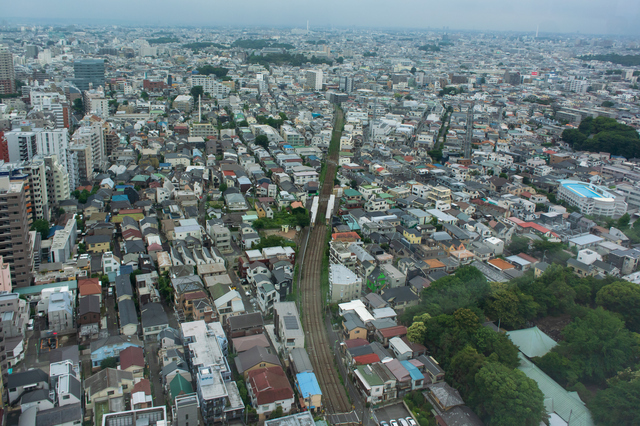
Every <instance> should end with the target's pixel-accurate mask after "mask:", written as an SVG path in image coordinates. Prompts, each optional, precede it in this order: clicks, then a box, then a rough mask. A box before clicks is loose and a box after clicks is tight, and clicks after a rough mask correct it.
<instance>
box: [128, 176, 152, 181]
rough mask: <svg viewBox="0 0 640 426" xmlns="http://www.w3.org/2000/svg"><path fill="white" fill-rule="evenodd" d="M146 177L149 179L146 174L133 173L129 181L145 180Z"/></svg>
mask: <svg viewBox="0 0 640 426" xmlns="http://www.w3.org/2000/svg"><path fill="white" fill-rule="evenodd" d="M148 179H149V176H147V175H135V176H134V177H133V178H132V179H131V182H146V181H147V180H148Z"/></svg>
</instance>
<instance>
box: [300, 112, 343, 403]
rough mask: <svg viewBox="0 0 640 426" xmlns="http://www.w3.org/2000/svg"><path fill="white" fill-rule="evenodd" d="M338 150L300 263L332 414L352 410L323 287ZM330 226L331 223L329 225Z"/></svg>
mask: <svg viewBox="0 0 640 426" xmlns="http://www.w3.org/2000/svg"><path fill="white" fill-rule="evenodd" d="M342 120H343V118H342V111H341V110H340V109H336V123H335V127H334V133H333V135H332V136H333V137H332V143H334V142H335V141H337V143H340V136H341V134H342V129H341V123H342ZM338 151H339V149H333V150H331V149H330V151H329V152H330V156H329V158H328V160H327V162H326V167H327V171H326V174H325V179H324V182H323V184H322V189H321V193H320V202H319V207H318V215H317V219H316V223H315V224H314V226H313V228H312V229H311V234H310V235H309V241H308V244H307V248H306V252H305V255H304V259H303V260H302V263H301V265H300V267H301V270H302V278H301V280H300V295H301V303H302V305H301V310H302V312H303V315H302V318H303V320H302V323H303V327H304V330H305V333H306V342H307V352H308V354H309V358H310V359H311V363H312V364H313V370H314V372H315V374H316V378H317V379H318V383H319V385H320V389H321V390H322V395H323V404H324V409H325V411H327V412H329V413H346V412H349V411H351V404H350V403H349V399H348V398H347V394H346V391H345V388H344V385H343V384H342V382H341V381H340V373H339V372H338V371H337V367H336V365H335V358H334V355H333V349H334V344H335V342H331V341H329V335H328V333H327V328H326V326H325V321H324V317H323V295H322V288H321V278H320V277H321V275H322V267H323V266H322V258H323V255H324V251H325V249H326V245H327V242H326V236H327V230H328V228H327V225H326V222H325V214H326V211H327V203H328V200H329V196H330V195H331V193H332V191H333V180H334V179H335V176H336V170H337V163H338V154H339V152H338ZM329 226H330V225H329Z"/></svg>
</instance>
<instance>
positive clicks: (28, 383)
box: [6, 368, 49, 404]
mask: <svg viewBox="0 0 640 426" xmlns="http://www.w3.org/2000/svg"><path fill="white" fill-rule="evenodd" d="M6 387H7V389H8V396H9V403H10V404H13V403H14V402H16V401H18V400H19V399H20V398H21V397H22V395H23V394H24V393H25V392H31V391H35V390H38V389H44V390H48V389H49V376H48V375H47V373H45V372H44V371H42V370H40V369H39V368H35V369H33V370H27V371H21V372H15V373H13V374H10V375H9V378H8V379H7V385H6Z"/></svg>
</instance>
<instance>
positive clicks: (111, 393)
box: [107, 391, 116, 396]
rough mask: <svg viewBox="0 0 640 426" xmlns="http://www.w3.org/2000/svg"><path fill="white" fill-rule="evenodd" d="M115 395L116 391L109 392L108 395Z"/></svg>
mask: <svg viewBox="0 0 640 426" xmlns="http://www.w3.org/2000/svg"><path fill="white" fill-rule="evenodd" d="M115 393H116V392H115V391H109V392H107V395H109V396H111V395H113V394H115Z"/></svg>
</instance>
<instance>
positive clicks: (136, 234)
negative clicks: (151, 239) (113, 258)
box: [122, 229, 142, 240]
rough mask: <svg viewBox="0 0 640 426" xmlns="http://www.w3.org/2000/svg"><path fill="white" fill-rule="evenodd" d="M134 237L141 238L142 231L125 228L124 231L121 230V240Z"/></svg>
mask: <svg viewBox="0 0 640 426" xmlns="http://www.w3.org/2000/svg"><path fill="white" fill-rule="evenodd" d="M135 237H138V238H140V239H142V232H140V231H138V230H137V229H125V230H124V232H122V239H123V240H128V239H130V238H135Z"/></svg>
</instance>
